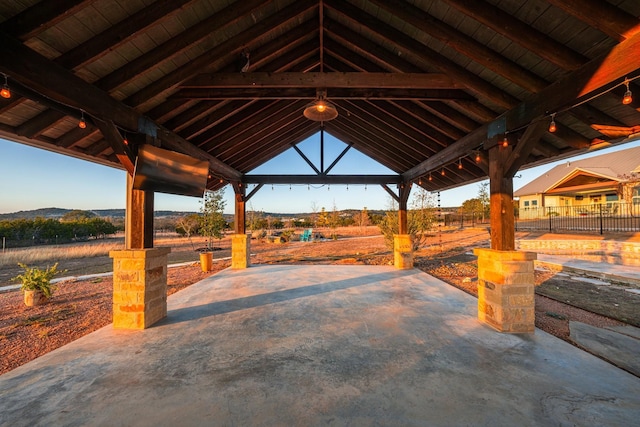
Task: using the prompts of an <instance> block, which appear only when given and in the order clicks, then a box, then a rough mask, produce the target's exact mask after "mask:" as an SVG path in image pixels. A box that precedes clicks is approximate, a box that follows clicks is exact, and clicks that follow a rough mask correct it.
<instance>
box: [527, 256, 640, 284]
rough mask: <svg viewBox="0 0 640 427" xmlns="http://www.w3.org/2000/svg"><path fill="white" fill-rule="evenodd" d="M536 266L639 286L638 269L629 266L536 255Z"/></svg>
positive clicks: (639, 274)
mask: <svg viewBox="0 0 640 427" xmlns="http://www.w3.org/2000/svg"><path fill="white" fill-rule="evenodd" d="M535 265H536V266H544V267H548V268H551V269H553V270H557V271H563V272H565V273H573V274H581V275H585V276H589V277H596V278H599V279H602V280H609V281H614V282H619V283H625V284H629V285H632V286H635V287H639V286H640V267H638V266H631V265H620V264H608V263H605V262H594V261H583V260H580V259H575V258H571V257H568V256H558V255H547V254H538V259H537V260H536V261H535Z"/></svg>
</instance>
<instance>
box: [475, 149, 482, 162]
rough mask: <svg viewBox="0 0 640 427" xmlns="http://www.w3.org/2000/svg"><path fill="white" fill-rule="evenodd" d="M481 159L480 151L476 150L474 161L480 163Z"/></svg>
mask: <svg viewBox="0 0 640 427" xmlns="http://www.w3.org/2000/svg"><path fill="white" fill-rule="evenodd" d="M481 160H482V158H481V157H480V152H479V151H476V163H480V161H481Z"/></svg>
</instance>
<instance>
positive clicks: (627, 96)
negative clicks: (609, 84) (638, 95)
mask: <svg viewBox="0 0 640 427" xmlns="http://www.w3.org/2000/svg"><path fill="white" fill-rule="evenodd" d="M624 84H625V86H626V87H627V91H626V92H625V93H624V96H623V97H622V103H623V104H624V105H629V104H631V102H632V101H633V95H632V93H631V89H629V80H628V79H625V80H624Z"/></svg>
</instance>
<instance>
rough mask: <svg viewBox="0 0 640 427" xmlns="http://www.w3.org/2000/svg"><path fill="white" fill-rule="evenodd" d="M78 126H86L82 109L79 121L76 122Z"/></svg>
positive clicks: (82, 127) (83, 127) (81, 127)
mask: <svg viewBox="0 0 640 427" xmlns="http://www.w3.org/2000/svg"><path fill="white" fill-rule="evenodd" d="M78 127H79V128H80V129H85V128H86V127H87V122H86V121H85V120H84V111H80V121H79V122H78Z"/></svg>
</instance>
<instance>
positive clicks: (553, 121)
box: [549, 113, 558, 133]
mask: <svg viewBox="0 0 640 427" xmlns="http://www.w3.org/2000/svg"><path fill="white" fill-rule="evenodd" d="M556 130H558V128H557V127H556V113H553V114H552V115H551V123H549V132H551V133H553V132H555V131H556Z"/></svg>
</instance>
